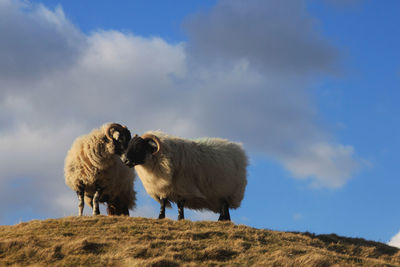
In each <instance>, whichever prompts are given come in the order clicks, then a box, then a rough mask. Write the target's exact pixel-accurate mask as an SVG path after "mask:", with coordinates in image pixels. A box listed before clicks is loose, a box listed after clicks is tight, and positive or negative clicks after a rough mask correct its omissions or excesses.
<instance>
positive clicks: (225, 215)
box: [218, 201, 231, 221]
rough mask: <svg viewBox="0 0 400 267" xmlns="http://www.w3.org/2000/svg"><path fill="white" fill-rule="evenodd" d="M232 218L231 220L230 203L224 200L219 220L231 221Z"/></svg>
mask: <svg viewBox="0 0 400 267" xmlns="http://www.w3.org/2000/svg"><path fill="white" fill-rule="evenodd" d="M230 220H231V215H230V214H229V204H228V202H226V201H223V203H222V206H221V211H220V216H219V218H218V221H230Z"/></svg>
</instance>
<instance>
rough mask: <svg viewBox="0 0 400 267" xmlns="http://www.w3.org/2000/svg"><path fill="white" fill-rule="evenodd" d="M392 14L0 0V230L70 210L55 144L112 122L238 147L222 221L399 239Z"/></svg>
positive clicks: (73, 207) (145, 207) (335, 7)
mask: <svg viewBox="0 0 400 267" xmlns="http://www.w3.org/2000/svg"><path fill="white" fill-rule="evenodd" d="M399 10H400V3H399V2H398V1H395V0H392V1H389V0H388V1H385V2H384V3H378V2H377V1H367V0H352V1H341V0H324V1H314V0H309V1H297V0H296V1H294V0H293V1H292V0H287V1H280V2H272V1H260V0H251V1H246V3H244V2H241V1H233V0H232V1H226V0H225V1H194V0H192V1H187V0H186V1H168V2H167V1H119V2H113V3H111V2H110V1H85V2H84V3H82V2H80V1H53V0H52V1H50V0H48V1H31V2H22V1H16V0H15V1H11V0H0V17H2V20H0V35H1V38H0V40H1V41H0V58H1V59H2V60H0V61H1V62H0V78H1V80H2V82H1V83H0V97H1V98H0V99H1V100H0V173H1V175H0V184H1V188H2V189H0V200H1V203H2V204H1V210H2V211H3V212H2V215H0V224H15V223H17V222H19V221H21V220H22V221H27V220H31V219H44V218H54V217H62V216H69V215H74V214H76V213H77V200H76V197H75V193H74V192H72V190H70V189H69V188H68V187H67V186H66V185H65V184H64V180H63V173H62V171H63V169H62V168H63V159H64V157H65V154H66V151H67V150H68V148H69V146H70V145H71V143H72V141H73V140H74V138H75V137H76V136H78V135H81V134H84V133H86V132H88V131H90V129H92V128H95V127H98V126H100V125H101V124H103V123H105V122H107V121H117V122H121V123H124V124H126V125H128V127H129V128H130V130H131V131H132V132H134V133H139V134H140V133H142V132H144V131H146V130H149V129H162V130H164V131H166V132H170V133H173V134H177V135H180V136H185V137H189V138H191V137H199V136H221V137H226V138H230V139H232V140H235V141H240V142H243V144H244V146H245V147H246V149H247V151H248V154H249V157H250V161H251V165H250V166H249V177H248V186H247V189H246V195H245V198H244V200H243V202H242V206H241V208H239V209H238V210H235V211H232V218H233V221H234V222H235V223H242V224H246V225H250V226H254V227H257V228H268V229H274V230H282V231H310V232H315V233H318V234H320V233H337V234H339V235H346V236H351V237H363V238H366V239H372V240H377V241H381V242H389V241H390V240H391V239H393V240H392V242H391V244H393V245H397V246H400V235H399V234H398V233H399V231H400V212H399V208H398V203H400V196H399V194H398V188H400V180H399V179H398V173H399V168H400V167H399V164H397V155H396V151H398V149H399V145H400V144H399V136H400V135H399V125H400V124H399V117H398V116H397V115H398V114H400V112H399V105H397V101H398V100H399V94H400V92H399V90H398V88H399V84H400V53H399V50H398V47H400V30H399V29H398V27H397V25H399V22H400V21H399V16H398V11H399ZM135 190H136V191H138V192H139V193H138V203H137V208H136V210H135V211H134V212H132V215H133V216H145V217H156V215H157V211H158V205H157V203H155V201H154V200H152V199H151V198H149V197H148V196H147V194H146V193H145V191H144V189H143V187H142V186H141V183H140V180H139V179H137V181H136V183H135ZM86 212H88V211H87V208H86ZM188 215H189V218H191V219H193V220H199V219H212V220H215V219H217V217H218V216H217V215H215V214H212V213H198V212H189V211H188ZM167 216H169V217H170V218H173V219H176V216H177V211H176V207H174V208H173V209H172V210H168V211H167Z"/></svg>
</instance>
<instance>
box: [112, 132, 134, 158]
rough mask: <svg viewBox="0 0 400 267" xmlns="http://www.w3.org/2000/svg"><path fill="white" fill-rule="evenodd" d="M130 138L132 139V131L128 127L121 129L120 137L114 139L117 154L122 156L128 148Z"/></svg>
mask: <svg viewBox="0 0 400 267" xmlns="http://www.w3.org/2000/svg"><path fill="white" fill-rule="evenodd" d="M129 140H131V132H130V131H129V130H128V129H127V128H123V129H121V130H120V131H119V135H118V138H116V139H113V143H114V145H115V154H117V155H119V156H121V155H122V154H123V153H124V152H125V151H126V150H127V148H128V145H129Z"/></svg>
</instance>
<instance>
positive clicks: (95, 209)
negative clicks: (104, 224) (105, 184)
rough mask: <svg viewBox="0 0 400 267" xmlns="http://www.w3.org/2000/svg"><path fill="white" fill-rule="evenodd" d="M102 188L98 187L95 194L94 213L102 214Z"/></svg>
mask: <svg viewBox="0 0 400 267" xmlns="http://www.w3.org/2000/svg"><path fill="white" fill-rule="evenodd" d="M102 191H103V190H102V189H101V188H100V187H97V188H96V193H94V196H93V215H99V214H100V209H99V200H100V195H101V193H102Z"/></svg>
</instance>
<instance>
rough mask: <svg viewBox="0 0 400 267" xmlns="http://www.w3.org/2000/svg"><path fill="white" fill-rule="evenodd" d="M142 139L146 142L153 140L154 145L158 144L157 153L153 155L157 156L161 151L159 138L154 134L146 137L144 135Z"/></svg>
mask: <svg viewBox="0 0 400 267" xmlns="http://www.w3.org/2000/svg"><path fill="white" fill-rule="evenodd" d="M141 137H142V138H143V139H144V140H146V139H151V140H153V141H154V143H156V145H157V149H156V151H154V152H153V153H152V155H155V154H157V153H158V152H159V151H160V149H161V142H160V139H158V137H157V136H155V135H154V134H144V135H142V136H141Z"/></svg>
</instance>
